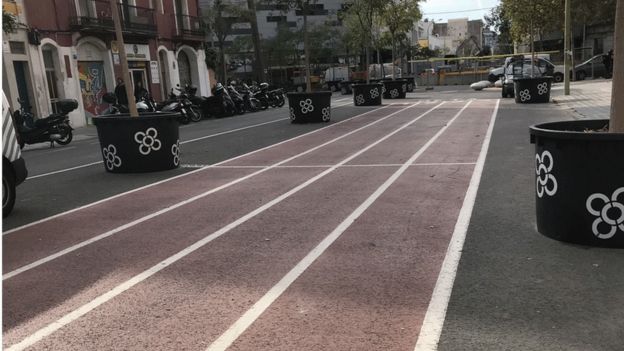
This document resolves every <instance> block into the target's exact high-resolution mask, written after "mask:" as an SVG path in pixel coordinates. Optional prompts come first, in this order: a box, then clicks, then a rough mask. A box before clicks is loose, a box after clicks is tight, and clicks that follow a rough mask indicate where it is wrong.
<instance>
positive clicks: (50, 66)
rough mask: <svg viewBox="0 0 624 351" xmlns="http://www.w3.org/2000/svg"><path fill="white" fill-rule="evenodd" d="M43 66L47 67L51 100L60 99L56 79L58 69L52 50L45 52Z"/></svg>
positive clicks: (46, 73)
mask: <svg viewBox="0 0 624 351" xmlns="http://www.w3.org/2000/svg"><path fill="white" fill-rule="evenodd" d="M42 53H43V65H44V67H45V75H46V81H47V83H48V93H50V99H58V98H59V97H60V96H59V94H58V86H57V79H56V69H55V68H54V56H53V51H52V50H43V51H42Z"/></svg>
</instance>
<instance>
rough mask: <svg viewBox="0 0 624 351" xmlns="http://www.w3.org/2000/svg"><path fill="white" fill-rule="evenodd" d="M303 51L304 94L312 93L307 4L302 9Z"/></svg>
mask: <svg viewBox="0 0 624 351" xmlns="http://www.w3.org/2000/svg"><path fill="white" fill-rule="evenodd" d="M303 51H304V55H305V61H304V62H305V72H306V92H308V93H311V92H312V82H311V81H310V48H309V47H308V4H305V5H304V8H303Z"/></svg>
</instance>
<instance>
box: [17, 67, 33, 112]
mask: <svg viewBox="0 0 624 351" xmlns="http://www.w3.org/2000/svg"><path fill="white" fill-rule="evenodd" d="M13 69H14V70H15V80H16V81H17V94H18V96H19V99H20V100H21V101H22V103H21V106H22V107H23V108H24V109H25V110H26V112H32V104H31V103H30V94H29V93H28V91H29V89H28V87H29V84H28V63H27V62H25V61H13Z"/></svg>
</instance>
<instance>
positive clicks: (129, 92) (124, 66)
mask: <svg viewBox="0 0 624 351" xmlns="http://www.w3.org/2000/svg"><path fill="white" fill-rule="evenodd" d="M110 5H111V11H112V15H113V24H114V25H115V37H116V39H117V47H118V48H119V58H120V61H121V79H123V81H124V84H125V85H126V97H127V98H128V110H129V112H130V116H131V117H139V112H138V111H137V107H136V100H135V97H134V86H132V84H129V83H130V82H128V78H129V77H130V70H129V68H128V56H126V49H125V47H124V40H123V32H122V29H121V20H120V18H119V8H118V7H117V0H110Z"/></svg>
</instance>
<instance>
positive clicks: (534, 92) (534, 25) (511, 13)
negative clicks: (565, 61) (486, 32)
mask: <svg viewBox="0 0 624 351" xmlns="http://www.w3.org/2000/svg"><path fill="white" fill-rule="evenodd" d="M554 3H555V2H553V1H539V0H504V1H503V2H502V3H501V6H502V8H503V14H504V15H505V16H507V19H508V20H509V21H510V22H511V35H512V38H513V39H514V41H515V42H522V41H523V40H525V39H526V38H527V37H528V38H529V41H530V45H531V50H530V51H531V65H530V67H529V70H528V72H527V71H526V70H524V69H522V74H524V75H526V74H527V73H528V75H529V76H528V77H527V76H523V77H516V78H514V79H513V90H514V94H515V98H516V103H544V102H549V101H550V88H551V85H552V81H553V77H546V76H542V74H541V72H540V71H539V68H537V67H536V62H537V58H536V55H535V45H534V43H535V40H534V38H535V33H543V32H544V31H548V30H553V29H556V26H555V23H556V21H553V20H552V18H556V17H557V12H556V9H555V8H554V7H553V4H554ZM540 37H541V35H540ZM522 62H523V61H522ZM503 95H505V94H503ZM512 96H513V95H512Z"/></svg>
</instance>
